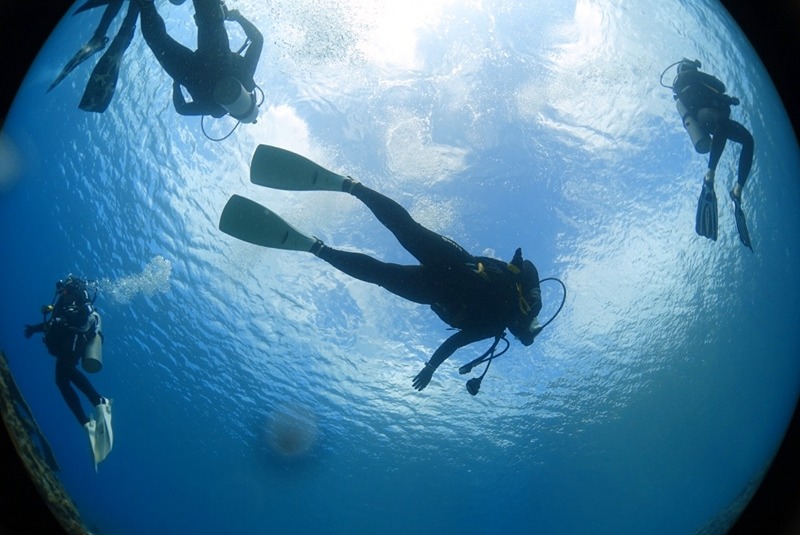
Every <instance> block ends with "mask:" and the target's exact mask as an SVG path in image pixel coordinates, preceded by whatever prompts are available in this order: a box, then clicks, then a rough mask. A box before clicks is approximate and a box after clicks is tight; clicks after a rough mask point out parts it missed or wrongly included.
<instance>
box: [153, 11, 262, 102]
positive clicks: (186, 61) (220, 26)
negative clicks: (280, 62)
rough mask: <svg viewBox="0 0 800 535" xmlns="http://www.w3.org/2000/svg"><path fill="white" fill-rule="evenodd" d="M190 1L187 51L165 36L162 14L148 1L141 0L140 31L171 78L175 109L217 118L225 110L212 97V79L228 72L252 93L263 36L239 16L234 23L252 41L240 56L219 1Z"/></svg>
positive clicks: (217, 79)
mask: <svg viewBox="0 0 800 535" xmlns="http://www.w3.org/2000/svg"><path fill="white" fill-rule="evenodd" d="M193 3H194V8H195V23H196V24H197V50H194V51H192V50H190V49H188V48H187V47H185V46H184V45H182V44H180V43H178V42H177V41H176V40H175V39H173V38H172V37H170V36H169V34H168V33H167V28H166V26H165V24H164V19H162V18H161V15H159V14H158V11H156V8H155V5H154V3H153V2H144V3H143V4H142V7H141V20H142V35H143V36H144V39H145V41H146V42H147V44H148V46H149V47H150V50H152V51H153V54H154V55H155V57H156V59H157V60H158V62H159V63H160V64H161V66H162V67H163V68H164V71H166V73H167V74H169V76H170V77H171V78H172V79H173V81H174V84H173V90H172V101H173V104H174V106H175V111H177V112H178V113H179V114H180V115H210V116H212V117H222V116H224V115H225V114H226V113H227V111H226V110H225V108H223V107H222V106H220V105H219V104H218V103H217V102H216V99H215V98H214V89H215V88H216V86H217V83H218V82H219V81H220V80H222V79H224V78H226V77H229V76H232V77H234V78H236V79H237V80H239V82H240V83H241V84H242V86H243V87H244V88H245V89H246V90H247V91H250V92H252V91H253V90H254V89H255V86H256V83H255V80H254V79H253V74H254V73H255V71H256V67H257V65H258V59H259V57H260V56H261V49H262V47H263V44H264V38H263V37H262V35H261V32H259V31H258V29H257V28H256V27H255V26H254V25H253V24H252V23H251V22H249V21H248V20H247V19H245V18H244V17H242V16H239V17H238V18H237V19H236V22H238V23H239V25H240V26H241V27H242V29H243V30H244V32H245V35H247V37H248V38H249V39H250V41H251V42H250V45H249V46H248V47H247V51H246V52H245V54H244V55H243V56H241V55H239V54H237V53H235V52H232V51H231V49H230V44H229V42H228V33H227V31H226V30H225V19H224V15H223V11H222V8H221V5H220V1H219V0H193ZM181 86H183V87H185V88H186V90H187V91H188V92H189V94H190V95H191V97H192V101H191V102H186V99H185V98H184V96H183V93H182V92H181Z"/></svg>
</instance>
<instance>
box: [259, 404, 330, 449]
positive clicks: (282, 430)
mask: <svg viewBox="0 0 800 535" xmlns="http://www.w3.org/2000/svg"><path fill="white" fill-rule="evenodd" d="M264 435H265V439H266V442H267V445H268V446H269V449H270V451H271V452H273V453H275V454H277V455H278V456H280V457H282V458H285V459H287V460H288V459H299V458H302V457H304V456H306V455H307V454H308V453H309V452H310V451H311V449H312V448H313V447H314V444H315V443H316V441H317V435H318V428H317V417H316V415H315V414H314V413H313V412H312V411H311V410H310V409H308V408H307V407H304V406H302V405H286V406H282V407H279V408H278V409H277V410H275V412H273V413H272V414H271V415H270V416H269V417H268V418H267V422H266V427H265V430H264Z"/></svg>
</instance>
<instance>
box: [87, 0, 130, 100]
mask: <svg viewBox="0 0 800 535" xmlns="http://www.w3.org/2000/svg"><path fill="white" fill-rule="evenodd" d="M138 17H139V4H138V2H135V1H133V0H131V2H129V5H128V12H127V13H126V14H125V19H124V20H123V21H122V24H121V25H120V28H119V32H117V36H116V37H114V40H113V41H112V42H111V46H109V47H108V50H106V52H105V54H103V57H101V58H100V61H98V62H97V65H95V68H94V70H93V71H92V75H91V76H90V77H89V81H88V82H87V83H86V89H85V90H84V91H83V97H82V98H81V102H80V104H78V107H79V108H80V109H82V110H84V111H93V112H97V113H103V112H104V111H106V108H108V105H109V104H110V103H111V99H112V98H113V97H114V90H115V89H116V88H117V79H118V78H119V66H120V63H121V62H122V56H123V55H124V54H125V51H126V50H127V49H128V46H129V45H130V44H131V41H132V40H133V35H134V31H135V30H136V19H137V18H138Z"/></svg>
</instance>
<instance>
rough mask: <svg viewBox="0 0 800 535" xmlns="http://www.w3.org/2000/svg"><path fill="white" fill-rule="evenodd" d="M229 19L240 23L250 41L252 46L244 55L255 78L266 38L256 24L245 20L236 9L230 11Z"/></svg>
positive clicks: (248, 68) (249, 71)
mask: <svg viewBox="0 0 800 535" xmlns="http://www.w3.org/2000/svg"><path fill="white" fill-rule="evenodd" d="M228 19H229V20H232V21H234V22H236V23H238V24H239V26H241V27H242V30H244V34H245V35H246V36H247V38H248V39H250V46H248V47H247V51H246V52H245V53H244V61H245V63H246V64H247V70H248V74H249V75H250V76H253V73H254V72H256V66H257V65H258V59H259V58H260V57H261V50H262V49H263V48H264V36H263V35H261V32H260V31H259V29H258V28H256V26H255V24H253V23H252V22H250V21H249V20H247V19H246V18H244V15H242V14H241V13H239V11H238V10H236V9H232V10H230V11H228Z"/></svg>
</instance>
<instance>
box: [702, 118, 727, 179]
mask: <svg viewBox="0 0 800 535" xmlns="http://www.w3.org/2000/svg"><path fill="white" fill-rule="evenodd" d="M720 130H721V129H718V130H717V132H716V133H714V134H713V135H712V136H711V152H710V153H709V155H708V173H707V174H706V182H709V183H712V184H713V183H714V176H715V175H716V172H717V165H718V164H719V159H720V158H721V157H722V152H723V151H724V150H725V143H726V142H727V141H728V138H727V137H726V136H725V134H724V133H723V132H720Z"/></svg>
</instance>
